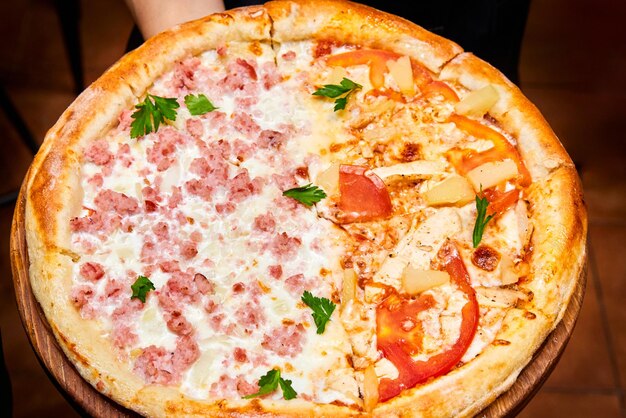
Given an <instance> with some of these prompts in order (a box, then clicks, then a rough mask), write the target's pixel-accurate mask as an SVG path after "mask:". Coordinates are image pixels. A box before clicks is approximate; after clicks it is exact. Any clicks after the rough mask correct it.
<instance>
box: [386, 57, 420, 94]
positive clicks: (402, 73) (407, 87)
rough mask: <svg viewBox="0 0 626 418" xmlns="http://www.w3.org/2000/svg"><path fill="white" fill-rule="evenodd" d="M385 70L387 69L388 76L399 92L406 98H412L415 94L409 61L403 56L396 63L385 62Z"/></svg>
mask: <svg viewBox="0 0 626 418" xmlns="http://www.w3.org/2000/svg"><path fill="white" fill-rule="evenodd" d="M387 68H388V69H389V74H391V76H392V77H393V79H394V80H395V81H396V84H398V87H399V88H400V92H402V94H406V95H407V96H413V95H414V94H415V86H414V85H413V69H412V68H411V59H410V58H409V57H407V56H406V55H404V56H402V57H400V58H398V59H397V60H396V61H391V60H390V61H387Z"/></svg>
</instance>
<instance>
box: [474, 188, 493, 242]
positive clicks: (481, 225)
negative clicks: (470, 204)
mask: <svg viewBox="0 0 626 418" xmlns="http://www.w3.org/2000/svg"><path fill="white" fill-rule="evenodd" d="M482 191H483V189H482V187H481V188H480V193H479V194H480V195H482ZM487 206H489V201H488V200H487V198H486V197H484V196H482V197H479V195H476V223H475V224H474V232H473V233H472V244H474V248H476V247H478V244H480V240H481V239H482V238H483V232H484V231H485V226H487V222H489V221H490V220H491V219H492V218H493V215H489V216H487V217H485V216H486V215H487Z"/></svg>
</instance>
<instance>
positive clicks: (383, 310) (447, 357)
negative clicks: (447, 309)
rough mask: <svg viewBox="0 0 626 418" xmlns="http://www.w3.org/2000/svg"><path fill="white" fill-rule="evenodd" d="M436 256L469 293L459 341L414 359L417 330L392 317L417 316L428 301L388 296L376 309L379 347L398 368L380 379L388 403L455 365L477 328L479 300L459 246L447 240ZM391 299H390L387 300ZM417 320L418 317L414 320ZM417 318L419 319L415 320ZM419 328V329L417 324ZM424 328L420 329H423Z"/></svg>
mask: <svg viewBox="0 0 626 418" xmlns="http://www.w3.org/2000/svg"><path fill="white" fill-rule="evenodd" d="M437 258H438V261H439V264H440V266H441V267H442V268H443V269H444V270H445V271H447V272H448V274H449V275H450V278H451V280H452V282H453V283H455V284H456V285H457V287H458V288H459V290H461V291H462V292H463V293H465V295H466V296H467V299H468V301H467V302H466V303H465V305H464V306H463V308H462V309H461V317H462V319H461V329H460V334H459V338H458V339H457V341H456V342H455V343H454V344H453V345H452V347H450V348H449V349H447V350H446V351H444V352H442V353H439V354H437V355H434V356H432V357H431V358H429V359H428V360H426V361H415V360H413V359H412V358H411V354H414V353H415V350H416V348H419V345H420V344H419V343H418V342H416V341H415V340H416V338H417V337H418V332H414V333H413V334H407V332H406V331H405V330H404V329H402V326H403V322H400V323H398V322H395V323H394V322H393V319H397V318H404V321H407V318H409V319H408V320H409V321H410V320H411V318H416V315H417V312H419V310H423V309H427V305H428V304H427V302H426V301H425V300H423V296H420V298H418V299H416V300H415V301H410V300H407V301H405V302H403V303H400V302H398V301H397V298H398V296H395V297H393V296H394V294H393V293H392V295H391V296H390V297H388V298H387V299H385V300H384V301H383V302H382V303H381V304H380V305H379V306H378V308H377V311H376V315H377V320H376V325H377V327H376V335H377V338H378V348H379V349H380V350H381V351H382V352H383V355H384V356H385V358H387V359H388V360H389V361H391V362H392V363H393V364H394V365H395V366H396V368H397V369H398V377H397V378H395V379H389V378H383V379H381V380H380V383H379V386H378V391H379V401H380V402H385V401H386V400H388V399H391V398H393V397H394V396H396V395H398V394H399V393H400V392H402V391H403V390H405V389H410V388H412V387H414V386H415V385H417V384H419V383H423V382H425V381H426V380H428V379H430V378H434V377H438V376H441V375H443V374H445V373H447V372H448V371H450V370H451V369H452V368H453V367H454V366H456V365H457V364H458V363H459V361H461V358H462V357H463V355H464V354H465V352H466V351H467V349H468V347H469V346H470V344H471V342H472V340H473V339H474V335H475V334H476V330H477V328H478V319H479V311H478V302H477V300H476V292H475V291H474V289H473V288H472V286H471V285H470V279H469V274H468V273H467V269H466V267H465V264H464V263H463V260H462V259H461V256H460V255H459V251H458V249H457V248H456V246H455V245H454V244H453V243H452V242H450V241H446V242H445V243H444V244H443V245H442V247H441V249H440V250H439V253H438V254H437ZM391 297H393V298H392V299H391V302H390V303H388V302H387V301H388V300H390V298H391ZM415 320H416V319H415ZM416 321H417V320H416ZM416 328H420V327H419V326H416ZM420 330H421V328H420Z"/></svg>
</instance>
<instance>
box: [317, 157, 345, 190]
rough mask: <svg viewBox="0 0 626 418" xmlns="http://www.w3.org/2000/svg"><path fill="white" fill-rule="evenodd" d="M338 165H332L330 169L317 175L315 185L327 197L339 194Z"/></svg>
mask: <svg viewBox="0 0 626 418" xmlns="http://www.w3.org/2000/svg"><path fill="white" fill-rule="evenodd" d="M339 165H340V164H339V163H332V164H331V165H330V167H328V168H327V169H326V170H324V171H322V172H321V173H319V174H318V175H317V178H316V179H315V184H316V185H317V186H318V187H321V188H322V190H324V191H325V192H326V194H327V195H328V196H334V195H336V194H338V193H339Z"/></svg>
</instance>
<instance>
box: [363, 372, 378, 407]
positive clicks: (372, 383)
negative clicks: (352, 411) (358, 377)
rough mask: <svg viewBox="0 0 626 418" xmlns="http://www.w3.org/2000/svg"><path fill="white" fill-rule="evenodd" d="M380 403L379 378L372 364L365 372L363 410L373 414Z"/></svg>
mask: <svg viewBox="0 0 626 418" xmlns="http://www.w3.org/2000/svg"><path fill="white" fill-rule="evenodd" d="M377 403H378V376H376V370H374V366H373V365H372V364H370V365H369V366H367V368H366V369H365V370H364V372H363V409H365V411H366V412H372V410H373V409H374V407H375V406H376V404H377Z"/></svg>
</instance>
